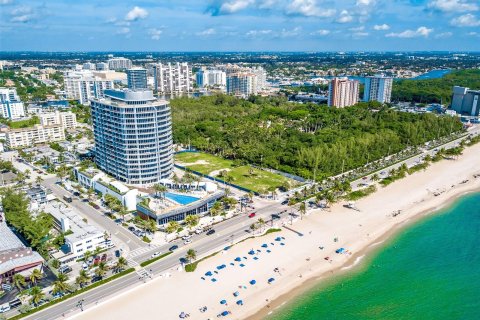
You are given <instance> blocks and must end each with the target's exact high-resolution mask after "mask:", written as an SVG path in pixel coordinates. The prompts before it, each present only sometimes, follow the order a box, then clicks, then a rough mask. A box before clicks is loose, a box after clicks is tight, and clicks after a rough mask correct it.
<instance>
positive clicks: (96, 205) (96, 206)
mask: <svg viewBox="0 0 480 320" xmlns="http://www.w3.org/2000/svg"><path fill="white" fill-rule="evenodd" d="M92 207H94V208H95V209H97V210H98V209H100V206H99V205H98V204H96V203H94V204H92Z"/></svg>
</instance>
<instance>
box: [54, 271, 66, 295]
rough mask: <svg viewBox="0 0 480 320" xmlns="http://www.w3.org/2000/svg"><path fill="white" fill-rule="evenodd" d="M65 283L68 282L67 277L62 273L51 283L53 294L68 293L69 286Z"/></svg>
mask: <svg viewBox="0 0 480 320" xmlns="http://www.w3.org/2000/svg"><path fill="white" fill-rule="evenodd" d="M67 281H68V276H67V275H65V274H63V273H60V274H59V275H58V277H57V280H55V281H54V282H53V289H52V292H53V294H56V293H59V292H66V291H69V286H68V284H67Z"/></svg>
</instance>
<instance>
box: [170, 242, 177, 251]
mask: <svg viewBox="0 0 480 320" xmlns="http://www.w3.org/2000/svg"><path fill="white" fill-rule="evenodd" d="M177 249H178V246H177V245H176V244H175V245H173V246H171V247H170V248H169V249H168V251H172V252H173V251H175V250H177Z"/></svg>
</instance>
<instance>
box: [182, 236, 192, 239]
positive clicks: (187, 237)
mask: <svg viewBox="0 0 480 320" xmlns="http://www.w3.org/2000/svg"><path fill="white" fill-rule="evenodd" d="M190 238H192V236H191V235H186V236H183V237H182V240H188V239H190Z"/></svg>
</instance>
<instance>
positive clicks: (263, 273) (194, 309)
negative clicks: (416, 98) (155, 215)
mask: <svg viewBox="0 0 480 320" xmlns="http://www.w3.org/2000/svg"><path fill="white" fill-rule="evenodd" d="M474 174H480V144H477V145H476V146H473V147H470V148H467V149H466V150H465V151H464V154H463V155H462V156H460V157H459V158H458V159H457V160H443V161H441V162H439V163H435V164H432V165H431V166H430V167H429V168H428V169H427V170H426V171H423V172H418V173H415V174H413V175H411V176H408V177H406V178H405V179H402V180H400V181H397V182H395V183H393V184H391V185H390V186H388V187H386V188H381V187H379V188H378V189H379V190H378V191H377V192H376V193H375V194H373V195H371V196H369V197H367V198H365V199H362V200H359V201H358V202H357V203H356V206H357V207H358V208H359V209H360V212H357V211H354V210H351V209H347V208H344V207H343V204H344V203H343V202H341V203H339V204H336V205H334V206H333V207H332V208H331V210H330V211H320V210H313V211H310V212H309V215H308V216H306V217H304V218H303V220H302V221H298V222H296V223H294V224H293V225H292V226H288V227H289V228H291V229H293V230H295V231H298V232H301V233H302V234H303V236H299V235H298V234H297V233H296V232H293V231H291V230H288V229H285V228H284V229H283V230H282V231H281V232H276V233H272V234H269V235H266V236H262V237H259V238H256V239H251V240H247V241H245V242H242V243H240V244H237V245H235V246H234V247H233V248H232V249H230V250H228V251H223V252H222V253H221V254H218V255H216V256H214V257H212V258H210V259H207V260H206V261H204V262H202V263H200V264H199V266H198V268H197V270H196V271H195V272H193V273H185V272H183V271H177V270H176V269H175V270H171V271H169V272H170V274H171V277H169V278H163V277H157V278H155V279H154V280H151V281H149V282H147V283H146V284H144V285H141V286H139V287H137V288H135V289H133V290H130V291H127V292H124V293H122V294H120V295H118V296H117V297H115V298H112V299H110V300H108V301H104V302H102V301H101V302H100V303H99V304H98V306H95V307H87V309H86V310H85V311H84V312H83V313H81V314H77V315H75V316H74V318H76V319H116V320H121V319H162V320H164V319H165V320H170V319H178V318H179V314H180V313H181V312H182V311H183V312H185V313H188V314H190V317H189V319H204V320H205V319H216V318H217V315H218V314H219V313H221V312H223V311H229V312H231V314H229V315H228V316H226V317H224V318H225V319H246V318H251V319H261V318H263V317H264V316H265V314H267V313H269V312H272V310H275V308H276V306H278V305H281V304H282V303H283V302H284V301H287V300H288V299H291V294H288V293H289V292H291V291H292V290H294V289H295V288H297V287H299V286H303V287H305V282H306V281H307V280H308V279H313V278H317V277H321V278H323V277H328V276H329V275H331V274H332V273H336V272H344V271H345V270H347V269H349V268H350V266H351V265H353V264H354V263H355V261H357V262H358V261H360V260H361V257H362V256H363V255H364V254H366V253H368V248H369V247H371V246H375V245H376V244H375V243H376V242H378V241H380V240H379V239H380V238H384V237H386V236H387V235H390V234H391V233H392V232H393V231H395V230H397V229H398V227H399V226H402V225H405V224H406V223H407V222H412V221H413V218H417V217H420V216H422V215H423V214H425V213H430V212H433V211H435V210H437V209H439V208H441V207H442V206H444V205H445V204H447V203H449V202H450V201H451V200H453V199H454V198H456V197H458V196H459V195H462V194H464V193H465V192H468V191H473V190H480V177H479V178H477V179H475V178H474V177H473V175H474ZM464 180H469V181H468V182H466V183H461V182H462V181H464ZM433 192H441V194H440V195H439V196H434V195H433ZM397 210H401V214H400V215H398V216H396V217H392V216H391V214H392V213H393V212H394V211H397ZM277 237H284V238H285V239H284V240H282V241H275V238H277ZM334 238H338V242H334ZM281 243H284V245H281ZM262 244H267V246H268V247H267V248H263V247H261V246H262ZM272 244H273V245H272ZM378 245H379V244H378ZM378 245H376V246H377V247H378ZM320 246H323V247H324V249H323V250H321V249H320V248H319V247H320ZM341 247H343V248H345V249H346V250H348V251H350V252H351V253H352V254H336V253H335V250H336V249H338V248H341ZM251 249H253V250H254V251H255V252H256V254H255V255H250V254H248V252H249V251H250V250H251ZM257 250H261V251H260V252H258V251H257ZM267 250H270V251H271V252H270V253H267ZM327 256H328V257H330V258H331V261H327V260H325V257H327ZM237 257H240V258H241V260H242V261H241V262H237V261H235V260H234V259H235V258H237ZM244 257H246V258H247V259H244ZM254 257H257V258H258V259H257V260H254ZM230 263H233V264H234V265H231V264H230ZM240 263H243V264H244V265H245V266H244V267H240V266H239V264H240ZM222 264H225V265H226V268H224V269H222V270H218V274H216V273H213V272H214V271H216V270H217V268H216V267H217V266H219V265H222ZM274 268H278V269H279V271H280V272H274ZM342 269H343V270H342ZM207 271H211V272H212V273H213V276H210V277H209V276H204V274H205V273H206V272H207ZM202 276H203V277H204V278H205V280H202V279H201V277H202ZM272 277H273V278H275V281H273V282H272V283H271V284H268V279H269V278H272ZM211 278H215V279H216V280H217V281H216V282H213V281H212V280H211ZM251 280H256V284H254V285H251V284H250V283H249V282H250V281H251ZM310 282H312V281H310ZM235 291H238V292H239V296H238V297H234V296H233V293H234V292H235ZM223 299H225V300H226V301H227V305H222V304H220V301H221V300H223ZM240 299H241V300H243V303H244V305H243V306H238V305H237V304H236V301H238V300H240ZM267 299H268V301H267ZM203 306H207V308H208V310H207V311H206V312H204V313H202V312H200V311H199V308H201V307H203ZM267 306H268V307H267Z"/></svg>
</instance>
